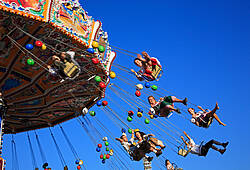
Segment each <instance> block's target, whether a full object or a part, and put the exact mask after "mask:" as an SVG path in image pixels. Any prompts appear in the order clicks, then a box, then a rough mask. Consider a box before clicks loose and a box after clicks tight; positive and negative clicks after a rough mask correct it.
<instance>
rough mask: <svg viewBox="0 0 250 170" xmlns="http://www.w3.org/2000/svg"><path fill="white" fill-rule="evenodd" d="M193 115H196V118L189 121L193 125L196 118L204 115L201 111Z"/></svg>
mask: <svg viewBox="0 0 250 170" xmlns="http://www.w3.org/2000/svg"><path fill="white" fill-rule="evenodd" d="M195 114H196V116H195V117H192V119H191V122H192V123H194V124H195V122H196V118H198V117H200V116H201V115H202V114H204V112H203V111H198V112H197V113H195Z"/></svg>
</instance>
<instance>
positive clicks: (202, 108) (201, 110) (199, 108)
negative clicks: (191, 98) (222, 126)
mask: <svg viewBox="0 0 250 170" xmlns="http://www.w3.org/2000/svg"><path fill="white" fill-rule="evenodd" d="M198 108H199V109H200V110H201V111H203V112H206V110H204V109H203V108H202V107H201V106H198Z"/></svg>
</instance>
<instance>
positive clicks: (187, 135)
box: [183, 131, 191, 140]
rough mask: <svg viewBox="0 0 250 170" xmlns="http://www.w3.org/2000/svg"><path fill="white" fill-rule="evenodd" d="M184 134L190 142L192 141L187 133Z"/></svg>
mask: <svg viewBox="0 0 250 170" xmlns="http://www.w3.org/2000/svg"><path fill="white" fill-rule="evenodd" d="M183 133H184V135H185V136H186V137H187V138H188V139H189V140H191V138H190V137H189V136H188V134H187V133H186V132H185V131H183Z"/></svg>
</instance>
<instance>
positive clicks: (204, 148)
mask: <svg viewBox="0 0 250 170" xmlns="http://www.w3.org/2000/svg"><path fill="white" fill-rule="evenodd" d="M183 133H184V135H185V136H186V137H187V138H188V140H189V141H186V140H185V139H184V137H183V136H181V139H182V140H183V142H184V143H185V145H186V146H187V147H188V149H189V150H190V153H192V154H196V155H198V156H206V155H207V153H208V151H209V149H210V148H212V149H214V150H216V151H218V152H220V153H221V154H224V152H225V151H226V147H227V145H228V144H229V142H225V143H220V142H218V141H216V140H210V141H209V142H207V143H206V144H205V145H203V144H200V145H197V144H195V142H194V141H193V139H191V138H190V137H189V136H188V134H187V133H186V132H185V131H184V132H183ZM214 144H215V145H220V146H222V147H224V149H218V148H217V147H216V146H215V145H214Z"/></svg>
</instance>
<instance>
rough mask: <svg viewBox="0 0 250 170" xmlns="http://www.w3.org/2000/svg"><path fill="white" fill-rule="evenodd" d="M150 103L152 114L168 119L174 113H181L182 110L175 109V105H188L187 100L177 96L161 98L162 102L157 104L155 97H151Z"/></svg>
mask: <svg viewBox="0 0 250 170" xmlns="http://www.w3.org/2000/svg"><path fill="white" fill-rule="evenodd" d="M148 102H149V104H150V106H151V108H150V114H152V115H158V116H160V117H168V116H169V114H170V113H171V112H172V111H175V112H177V113H181V112H180V109H178V108H175V107H174V103H183V104H184V105H187V98H185V99H184V100H180V99H178V98H176V97H175V96H166V97H161V98H160V101H159V102H157V101H156V100H155V98H154V96H149V97H148Z"/></svg>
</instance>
